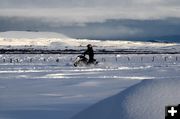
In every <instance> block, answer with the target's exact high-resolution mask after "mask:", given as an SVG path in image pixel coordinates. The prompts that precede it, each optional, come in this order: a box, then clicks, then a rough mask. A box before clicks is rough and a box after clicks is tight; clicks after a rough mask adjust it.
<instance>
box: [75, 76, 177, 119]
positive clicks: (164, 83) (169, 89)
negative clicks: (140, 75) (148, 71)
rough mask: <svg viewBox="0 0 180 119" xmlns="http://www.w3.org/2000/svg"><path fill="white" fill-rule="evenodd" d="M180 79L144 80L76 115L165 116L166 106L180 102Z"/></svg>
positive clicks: (107, 118) (86, 118)
mask: <svg viewBox="0 0 180 119" xmlns="http://www.w3.org/2000/svg"><path fill="white" fill-rule="evenodd" d="M179 85H180V80H179V79H175V80H172V79H169V80H143V81H142V82H140V83H139V84H136V85H134V86H132V87H130V88H128V89H126V90H125V91H123V92H121V93H119V94H117V95H114V96H112V97H109V98H107V99H105V100H103V101H100V102H99V103H97V104H95V105H93V106H91V107H90V108H88V109H86V110H84V111H82V112H81V113H79V114H78V115H76V116H75V117H74V118H72V119H164V118H165V106H169V105H178V104H180V100H179V99H180V91H179V90H180V86H179Z"/></svg>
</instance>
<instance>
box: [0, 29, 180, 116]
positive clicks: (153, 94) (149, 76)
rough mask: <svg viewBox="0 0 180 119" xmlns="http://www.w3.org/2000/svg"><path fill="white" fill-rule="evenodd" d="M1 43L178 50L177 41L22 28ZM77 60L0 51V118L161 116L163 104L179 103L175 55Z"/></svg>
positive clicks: (178, 63)
mask: <svg viewBox="0 0 180 119" xmlns="http://www.w3.org/2000/svg"><path fill="white" fill-rule="evenodd" d="M0 43H1V44H0V48H50V49H62V48H67V47H68V48H78V49H82V48H85V47H80V46H86V45H87V44H89V43H91V44H93V45H94V46H97V47H95V49H96V48H99V49H103V48H109V49H110V50H111V49H120V48H130V49H131V48H140V49H141V48H145V49H146V48H149V49H151V50H154V49H155V50H173V51H179V49H180V47H179V46H180V45H179V44H175V43H145V42H130V41H110V40H108V41H100V40H88V39H73V38H69V37H67V36H64V35H62V34H58V33H49V32H26V31H25V32H22V31H9V32H1V33H0ZM75 58H76V55H63V54H36V55H35V54H1V55H0V119H70V118H72V117H73V119H150V118H151V119H152V118H153V119H164V110H165V105H171V104H172V105H176V104H178V103H179V100H178V99H180V94H179V87H180V81H179V78H180V73H179V72H180V55H179V54H149V55H147V54H142V55H137V54H131V55H130V54H129V55H126V54H124V55H122V54H116V55H113V54H112V55H111V54H107V55H105V54H104V55H95V58H96V59H97V60H98V61H99V62H100V63H99V64H98V65H97V66H90V67H74V66H73V61H74V60H75ZM138 83H139V84H138ZM133 85H134V86H133ZM131 86H132V87H131ZM113 95H114V96H113ZM108 97H109V98H108ZM106 98H107V99H106ZM101 100H102V101H101ZM99 101H100V102H99ZM94 104H95V105H94ZM91 105H93V106H91ZM83 110H84V111H83ZM155 112H157V114H155Z"/></svg>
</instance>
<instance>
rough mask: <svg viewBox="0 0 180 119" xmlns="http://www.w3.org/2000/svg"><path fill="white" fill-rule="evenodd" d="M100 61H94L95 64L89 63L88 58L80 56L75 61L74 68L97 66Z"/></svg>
mask: <svg viewBox="0 0 180 119" xmlns="http://www.w3.org/2000/svg"><path fill="white" fill-rule="evenodd" d="M97 64H98V61H96V59H94V61H93V62H88V58H86V57H85V56H84V55H78V56H77V57H76V59H75V61H74V66H75V67H78V66H91V65H97Z"/></svg>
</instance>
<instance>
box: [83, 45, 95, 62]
mask: <svg viewBox="0 0 180 119" xmlns="http://www.w3.org/2000/svg"><path fill="white" fill-rule="evenodd" d="M86 54H88V55H89V60H88V63H93V62H94V60H95V59H94V50H93V47H92V45H91V44H88V45H87V50H86V51H85V52H84V56H85V55H86Z"/></svg>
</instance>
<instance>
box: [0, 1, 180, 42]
mask: <svg viewBox="0 0 180 119" xmlns="http://www.w3.org/2000/svg"><path fill="white" fill-rule="evenodd" d="M179 13H180V1H179V0H0V31H7V30H34V31H36V30H38V31H55V32H60V33H64V34H66V35H68V36H72V37H76V38H77V37H79V38H87V37H89V38H103V39H108V38H114V39H116V38H134V37H147V36H151V37H157V36H169V35H179V33H178V31H179V30H180V28H179V27H180V22H179V20H180V14H179Z"/></svg>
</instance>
